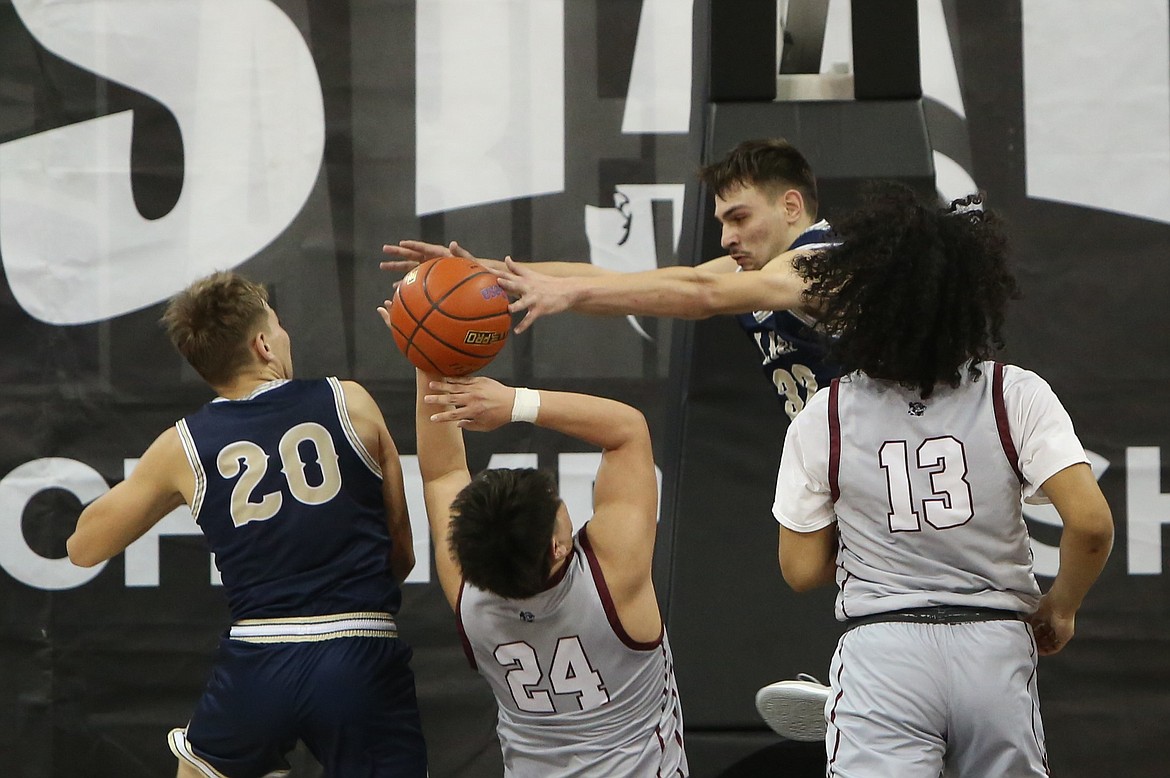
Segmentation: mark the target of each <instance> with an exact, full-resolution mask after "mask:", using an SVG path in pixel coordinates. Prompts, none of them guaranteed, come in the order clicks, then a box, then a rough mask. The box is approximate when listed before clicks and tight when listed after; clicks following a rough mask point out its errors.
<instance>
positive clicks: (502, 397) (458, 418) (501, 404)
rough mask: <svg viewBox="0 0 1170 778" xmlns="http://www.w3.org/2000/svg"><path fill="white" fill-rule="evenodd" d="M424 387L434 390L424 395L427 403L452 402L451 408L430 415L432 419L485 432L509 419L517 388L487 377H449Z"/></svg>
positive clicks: (510, 419)
mask: <svg viewBox="0 0 1170 778" xmlns="http://www.w3.org/2000/svg"><path fill="white" fill-rule="evenodd" d="M427 388H429V389H430V390H431V391H433V392H435V394H428V395H426V396H424V397H423V402H425V403H428V404H430V405H453V406H454V408H451V409H450V410H446V411H442V412H440V413H436V414H434V415H433V416H431V421H437V422H444V421H453V422H455V423H456V424H457V425H458V426H460V427H462V428H464V429H469V430H473V431H476V432H487V431H489V430H494V429H496V428H497V427H502V426H503V425H505V424H507V423H509V422H510V421H512V403H513V402H514V401H515V399H516V390H515V389H513V388H512V387H510V386H505V385H504V384H501V383H500V382H499V381H494V380H492V379H491V378H488V377H486V376H462V377H448V378H443V379H440V380H438V381H431V382H429V383H428V385H427Z"/></svg>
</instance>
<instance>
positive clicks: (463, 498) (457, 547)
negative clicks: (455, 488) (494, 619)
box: [450, 468, 561, 600]
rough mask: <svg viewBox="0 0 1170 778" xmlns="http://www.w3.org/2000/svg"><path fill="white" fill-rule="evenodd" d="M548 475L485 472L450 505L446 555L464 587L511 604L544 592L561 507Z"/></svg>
mask: <svg viewBox="0 0 1170 778" xmlns="http://www.w3.org/2000/svg"><path fill="white" fill-rule="evenodd" d="M560 503H561V500H560V497H559V496H558V494H557V485H556V480H555V479H554V477H553V476H552V474H551V473H548V472H547V471H544V470H534V469H532V468H520V469H515V470H510V469H503V468H501V469H493V470H485V471H483V472H482V473H480V474H479V475H477V476H476V477H475V478H474V479H472V481H471V483H469V484H468V485H467V486H465V487H463V490H462V491H460V492H459V494H458V495H457V496H456V497H455V500H454V502H453V503H452V504H451V535H450V541H451V552H452V553H453V554H454V556H455V560H456V561H457V562H458V563H459V567H460V568H461V569H462V570H463V577H464V578H465V579H466V580H467V582H468V583H470V584H473V585H474V586H476V587H478V588H480V589H484V590H486V591H489V592H493V593H495V594H498V595H499V596H501V597H506V598H507V599H510V600H522V599H525V598H527V597H531V596H533V595H535V594H538V593H539V592H541V591H543V589H544V587H545V586H546V585H547V582H548V575H549V570H550V568H551V567H552V556H551V555H550V554H549V547H550V545H551V544H552V538H553V532H554V530H555V529H556V518H557V509H558V508H559V507H560Z"/></svg>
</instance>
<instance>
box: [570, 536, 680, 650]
mask: <svg viewBox="0 0 1170 778" xmlns="http://www.w3.org/2000/svg"><path fill="white" fill-rule="evenodd" d="M587 527H588V525H586V526H585V527H582V528H581V531H580V532H578V533H577V539H578V540H579V541H580V542H581V548H582V549H584V551H585V559H586V561H587V562H588V564H589V572H590V573H592V574H593V583H594V585H595V586H596V587H597V594H598V595H600V597H601V607H602V609H604V610H605V618H606V619H607V620H608V621H609V626H610V627H611V628H612V629H613V633H614V634H615V635H617V637H618V640H620V641H622V643H624V644H625V645H626V647H627V648H632V649H634V650H635V651H649V650H651V649H655V648H658V647H659V646H660V645H662V637H663V635H665V634H666V624H665V623H664V624H663V625H662V628H661V629H660V630H659V632H658V639H657V640H652V641H650V642H648V643H640V642H638V641H637V640H634V639H633V638H632V637H630V635H629V633H627V632H626V628H625V627H623V626H622V622H621V620H620V619H618V615H617V607H616V606H615V605H614V604H613V597H612V596H610V593H609V586H608V585H606V583H605V575H604V574H603V573H602V572H601V563H600V562H598V561H597V555H596V554H595V553H594V551H593V544H592V543H590V542H589V535H588V534H587V533H586V529H587Z"/></svg>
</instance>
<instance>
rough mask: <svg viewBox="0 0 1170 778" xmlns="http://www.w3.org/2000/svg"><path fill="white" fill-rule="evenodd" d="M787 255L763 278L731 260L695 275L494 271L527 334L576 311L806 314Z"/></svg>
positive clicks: (669, 270)
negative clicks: (543, 320) (552, 317)
mask: <svg viewBox="0 0 1170 778" xmlns="http://www.w3.org/2000/svg"><path fill="white" fill-rule="evenodd" d="M794 256H795V252H785V253H784V254H781V255H780V256H778V257H776V258H775V259H773V260H772V261H771V262H769V263H768V264H766V265H764V267H763V268H762V269H760V270H759V271H746V272H739V273H737V272H735V270H736V264H735V261H734V260H733V259H731V257H720V258H719V259H714V260H711V261H710V262H704V263H703V264H701V265H698V266H696V267H686V266H674V267H662V268H658V269H656V270H647V271H643V272H641V273H611V274H606V275H599V276H590V277H583V278H556V277H552V276H550V275H547V274H542V273H540V272H538V269H537V268H536V267H534V266H532V265H527V264H521V263H516V262H508V263H506V270H505V271H502V272H501V271H498V270H493V272H495V273H496V274H497V275H498V276H499V279H500V286H502V287H503V288H504V289H505V290H506V291H508V292H509V293H510V294H512V295H513V296H515V297H516V298H517V299H516V300H515V301H514V302H513V303H512V305H511V306H510V309H511V310H512V311H513V312H517V311H527V313H526V315H525V316H524V319H523V320H522V321H521V322H520V324H519V325H517V327H516V332H523V331H524V330H526V329H528V328H529V327H531V326H532V324H533V322H535V321H536V319H538V318H540V317H541V316H547V315H549V314H554V313H560V312H562V311H575V312H577V313H587V314H594V315H600V316H628V315H639V316H669V317H672V318H678V319H706V318H709V317H711V316H715V315H718V314H734V313H751V312H752V311H781V310H789V309H798V308H802V307H803V306H804V301H803V299H802V295H803V293H804V290H805V287H806V282H805V281H804V279H802V278H800V277H799V276H798V275H797V274H796V271H795V270H794V269H793V267H792V258H793V257H794Z"/></svg>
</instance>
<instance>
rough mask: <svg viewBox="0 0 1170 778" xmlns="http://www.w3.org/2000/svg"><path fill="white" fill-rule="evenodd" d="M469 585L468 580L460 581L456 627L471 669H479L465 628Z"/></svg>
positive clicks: (456, 604) (456, 606)
mask: <svg viewBox="0 0 1170 778" xmlns="http://www.w3.org/2000/svg"><path fill="white" fill-rule="evenodd" d="M466 587H467V580H466V579H462V580H460V581H459V596H458V597H456V598H455V628H456V629H457V630H458V631H459V642H460V643H462V644H463V653H464V654H466V655H467V662H468V663H469V664H470V665H471V669H472V670H475V671H478V670H479V665H478V664H476V662H475V652H474V651H472V650H471V641H470V640H468V639H467V632H465V631H464V629H463V590H464V588H466Z"/></svg>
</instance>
